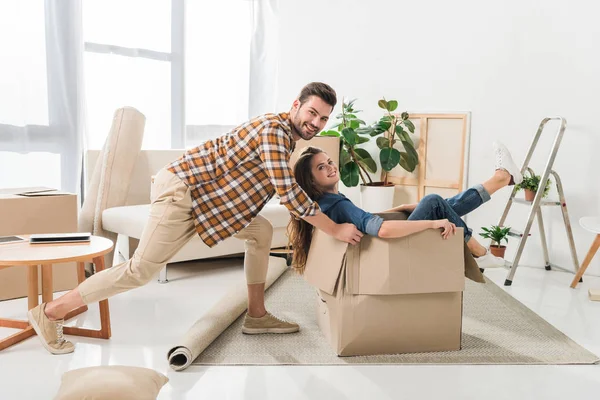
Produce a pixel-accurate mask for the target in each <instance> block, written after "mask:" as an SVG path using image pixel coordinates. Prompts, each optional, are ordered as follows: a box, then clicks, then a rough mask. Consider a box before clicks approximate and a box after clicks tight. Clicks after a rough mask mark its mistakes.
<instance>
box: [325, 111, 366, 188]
mask: <svg viewBox="0 0 600 400" xmlns="http://www.w3.org/2000/svg"><path fill="white" fill-rule="evenodd" d="M355 101H356V100H351V101H349V102H346V101H343V102H342V112H341V113H339V114H338V115H336V116H335V117H336V119H337V121H338V123H337V124H335V125H334V126H332V127H331V128H329V130H326V131H323V132H321V133H319V135H320V136H335V137H339V138H340V165H339V169H340V178H341V179H342V182H343V183H344V185H346V186H348V187H353V186H357V185H358V183H359V178H360V180H361V181H362V183H363V184H366V183H367V180H368V182H369V183H372V182H373V181H372V180H371V177H370V176H369V174H368V173H369V172H370V173H375V172H377V164H376V163H375V160H373V158H372V157H371V154H369V152H368V151H366V150H365V149H361V148H359V147H357V146H358V145H360V144H362V143H366V142H368V141H369V140H370V138H369V137H368V136H364V135H365V134H364V133H362V132H360V130H361V126H364V125H366V123H365V121H363V120H361V119H359V118H358V117H357V115H356V114H358V113H359V112H360V111H361V110H355V109H354V102H355ZM365 177H366V179H365Z"/></svg>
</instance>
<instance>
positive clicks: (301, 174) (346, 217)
mask: <svg viewBox="0 0 600 400" xmlns="http://www.w3.org/2000/svg"><path fill="white" fill-rule="evenodd" d="M494 149H495V155H496V170H495V172H494V175H492V177H491V178H490V179H488V180H487V181H485V182H484V183H482V184H479V185H475V186H474V187H472V188H470V189H468V190H466V191H464V192H462V193H459V194H458V195H456V196H454V197H452V198H449V199H442V198H441V197H440V196H439V195H437V194H430V195H427V196H425V197H423V199H422V200H421V201H420V202H419V203H418V204H403V205H401V206H399V207H396V208H393V209H391V210H386V211H383V212H398V211H404V212H406V213H409V214H410V215H409V217H408V220H405V221H397V220H396V221H386V220H384V218H382V217H381V216H379V215H373V214H371V213H368V212H366V211H364V210H362V209H360V208H359V207H357V206H355V205H354V204H353V203H352V202H351V201H350V200H349V199H348V198H346V196H344V195H343V194H341V193H338V191H337V189H336V187H337V183H338V181H339V180H340V178H339V174H338V168H337V166H336V165H335V163H334V162H333V161H331V159H330V158H329V157H328V155H327V153H325V152H324V151H323V150H321V149H319V148H316V147H307V148H305V149H303V150H302V152H301V154H300V156H299V157H298V161H297V162H296V165H295V167H294V175H295V178H296V181H297V182H298V184H299V185H300V186H301V187H302V189H304V191H305V192H306V193H307V194H308V195H309V197H310V198H311V199H313V200H314V201H316V202H317V203H318V204H319V207H320V208H321V211H322V212H323V213H325V214H326V215H327V216H328V217H329V218H330V219H332V220H333V221H334V222H336V223H347V222H349V223H353V224H354V225H356V227H357V228H358V229H359V230H360V231H361V232H363V233H364V234H367V235H371V236H378V237H381V238H399V237H403V236H408V235H411V234H413V233H417V232H421V231H424V230H426V229H440V230H441V231H442V232H441V235H442V237H443V238H444V239H446V238H447V237H448V236H449V235H454V234H455V233H456V227H457V226H459V227H461V228H463V229H464V238H465V242H466V243H467V247H468V248H469V250H470V251H471V254H473V256H474V257H475V258H476V260H477V264H478V265H479V267H480V268H490V267H498V266H501V265H504V260H503V259H502V258H498V257H495V256H493V255H492V254H491V253H490V252H489V249H486V248H485V247H483V246H482V245H481V244H480V243H479V242H478V241H477V240H476V239H475V238H474V237H472V234H473V232H472V230H471V229H469V228H468V227H467V225H466V224H465V222H464V221H463V220H462V219H461V218H460V217H461V216H463V215H465V214H467V213H469V212H471V211H473V210H474V209H476V208H477V207H479V206H480V205H481V204H483V203H485V202H486V201H488V200H490V196H491V195H492V194H494V193H495V192H496V191H498V190H499V189H501V188H503V187H505V186H508V185H514V184H518V183H520V182H521V181H522V179H523V177H522V175H521V173H520V171H519V168H518V167H517V166H516V164H515V163H514V162H513V160H512V157H511V155H510V153H509V152H508V150H507V149H506V147H505V146H504V145H502V144H501V143H494ZM312 229H313V228H312V226H311V225H310V224H308V223H306V222H305V221H304V220H301V219H295V218H292V219H291V220H290V223H289V225H288V233H289V237H290V243H291V245H292V247H293V249H294V258H293V265H294V268H295V269H296V270H298V271H299V272H300V273H302V272H303V271H304V267H305V265H306V257H307V254H308V250H309V247H310V242H311V240H312Z"/></svg>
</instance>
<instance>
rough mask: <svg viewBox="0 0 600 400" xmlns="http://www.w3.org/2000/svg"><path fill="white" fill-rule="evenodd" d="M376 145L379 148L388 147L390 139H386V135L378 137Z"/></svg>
mask: <svg viewBox="0 0 600 400" xmlns="http://www.w3.org/2000/svg"><path fill="white" fill-rule="evenodd" d="M377 147H379V148H380V149H384V148H386V147H390V139H388V138H386V137H378V138H377Z"/></svg>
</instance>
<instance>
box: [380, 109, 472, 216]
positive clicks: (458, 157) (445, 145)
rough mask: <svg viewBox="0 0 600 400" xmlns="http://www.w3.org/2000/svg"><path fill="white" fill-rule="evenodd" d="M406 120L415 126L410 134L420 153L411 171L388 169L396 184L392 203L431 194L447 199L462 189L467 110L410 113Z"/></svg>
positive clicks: (391, 179)
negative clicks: (416, 163)
mask: <svg viewBox="0 0 600 400" xmlns="http://www.w3.org/2000/svg"><path fill="white" fill-rule="evenodd" d="M397 116H398V117H399V116H400V115H399V114H397ZM409 119H410V120H411V122H412V123H413V124H414V125H415V134H414V135H413V134H411V137H412V138H413V139H414V141H415V149H416V150H417V152H418V153H419V164H418V165H417V168H416V169H415V171H414V172H412V173H410V172H408V171H406V170H404V169H403V168H402V167H400V166H397V167H396V168H394V169H392V170H391V171H390V172H389V174H388V181H389V182H392V183H394V184H395V185H396V193H395V195H394V206H397V205H400V204H410V203H417V202H419V201H420V200H421V199H422V198H423V197H424V196H426V195H428V194H432V193H436V194H439V195H440V196H442V197H444V198H446V197H451V196H454V195H456V194H458V193H459V192H460V191H462V190H464V189H465V185H466V182H467V173H466V172H467V171H468V146H469V128H470V113H411V114H410V118H409ZM390 134H391V132H388V134H387V135H388V137H389V135H390ZM400 148H401V145H400ZM381 180H382V181H383V170H382V171H381Z"/></svg>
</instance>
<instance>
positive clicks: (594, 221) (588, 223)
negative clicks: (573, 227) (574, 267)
mask: <svg viewBox="0 0 600 400" xmlns="http://www.w3.org/2000/svg"><path fill="white" fill-rule="evenodd" d="M579 225H581V227H582V228H583V229H585V230H587V231H590V232H592V233H595V234H596V239H594V242H593V243H592V245H591V246H590V250H589V251H588V253H587V255H586V256H585V260H583V264H581V266H580V267H579V271H578V272H577V274H575V278H574V279H573V282H571V287H572V288H575V286H577V283H578V282H579V280H580V279H581V277H582V276H583V273H584V272H585V270H586V269H587V267H588V265H590V262H592V258H594V255H595V254H596V251H598V248H599V247H600V218H598V217H583V218H581V219H580V220H579Z"/></svg>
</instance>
